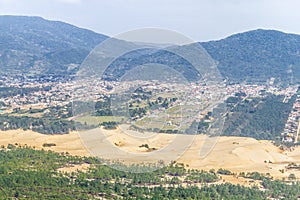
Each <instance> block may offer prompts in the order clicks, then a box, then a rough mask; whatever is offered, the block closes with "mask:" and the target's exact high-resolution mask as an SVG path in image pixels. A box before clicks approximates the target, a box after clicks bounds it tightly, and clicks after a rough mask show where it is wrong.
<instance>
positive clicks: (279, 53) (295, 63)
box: [0, 16, 300, 82]
mask: <svg viewBox="0 0 300 200" xmlns="http://www.w3.org/2000/svg"><path fill="white" fill-rule="evenodd" d="M106 38H107V36H105V35H102V34H98V33H95V32H93V31H90V30H86V29H81V28H78V27H76V26H73V25H70V24H67V23H64V22H59V21H49V20H45V19H43V18H41V17H26V16H0V72H2V73H3V72H7V73H38V74H49V73H54V74H55V73H56V74H61V73H63V74H74V73H76V71H77V70H78V68H79V66H80V64H81V63H82V61H83V60H84V58H85V57H86V56H87V55H88V54H89V52H90V51H91V50H92V49H93V48H94V47H95V46H96V45H98V44H99V43H101V42H102V41H103V40H105V39H106ZM200 44H201V45H202V46H203V47H204V49H205V50H206V51H207V52H208V53H209V55H210V56H211V57H212V58H213V59H214V60H215V61H217V63H218V68H219V70H220V72H221V73H222V75H223V76H224V77H225V78H227V79H229V80H233V81H245V80H247V81H254V82H257V81H262V82H265V81H266V80H268V79H269V78H271V77H274V78H276V80H277V81H279V82H280V81H284V82H290V81H291V80H293V81H298V80H299V78H300V35H295V34H287V33H283V32H280V31H276V30H262V29H258V30H253V31H248V32H244V33H238V34H235V35H232V36H229V37H227V38H225V39H221V40H217V41H209V42H201V43H200ZM179 48H180V47H179ZM151 56H152V54H151V55H150V56H149V55H148V57H149V58H151ZM153 56H155V58H153V59H154V60H158V61H160V60H165V62H164V63H163V64H165V65H168V62H169V61H168V59H165V57H166V53H162V54H161V55H160V54H159V53H157V52H156V53H155V55H153ZM153 56H152V57H153ZM151 59H152V58H151ZM151 59H150V61H151ZM172 59H173V58H172ZM129 60H132V61H128V62H129V63H126V65H127V66H134V65H136V63H140V62H142V61H141V60H139V61H137V60H136V59H129ZM144 60H147V58H145V59H144ZM148 60H149V59H148ZM150 61H147V62H150ZM126 62H127V61H126ZM130 62H133V63H130ZM170 62H171V63H169V64H170V65H172V66H177V65H178V66H180V68H181V69H184V66H183V63H184V62H182V60H180V59H177V60H176V59H175V60H171V61H170ZM176 62H178V64H177V65H176ZM115 64H116V66H117V68H118V70H119V71H120V70H121V72H118V73H119V74H118V75H120V74H122V70H124V69H123V68H124V67H122V66H121V65H123V64H124V63H123V62H119V63H115ZM186 68H187V72H186V73H185V74H190V75H191V70H190V66H188V65H187V66H186ZM127 70H130V69H127ZM191 79H193V77H191Z"/></svg>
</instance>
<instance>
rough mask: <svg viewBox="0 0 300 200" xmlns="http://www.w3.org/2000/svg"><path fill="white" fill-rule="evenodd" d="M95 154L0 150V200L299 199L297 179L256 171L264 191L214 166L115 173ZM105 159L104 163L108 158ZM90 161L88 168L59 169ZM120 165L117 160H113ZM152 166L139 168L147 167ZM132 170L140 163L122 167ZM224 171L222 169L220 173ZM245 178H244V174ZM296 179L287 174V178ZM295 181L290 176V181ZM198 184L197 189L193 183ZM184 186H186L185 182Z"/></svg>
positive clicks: (177, 167)
mask: <svg viewBox="0 0 300 200" xmlns="http://www.w3.org/2000/svg"><path fill="white" fill-rule="evenodd" d="M102 162H103V161H101V160H99V159H96V158H89V157H77V156H70V155H68V154H67V153H65V154H59V153H54V152H52V151H44V150H33V149H31V148H30V147H17V146H15V145H12V144H10V145H8V147H7V148H4V147H2V149H0V198H1V199H10V198H17V199H25V198H27V199H99V198H106V199H258V200H259V199H267V198H270V197H272V198H275V199H297V197H298V196H299V194H300V184H299V183H298V182H295V181H294V182H292V183H291V182H290V183H289V184H288V183H285V182H283V181H278V180H276V181H274V180H272V179H270V178H267V177H264V176H262V175H259V178H257V174H256V173H252V175H253V174H256V175H254V177H253V178H255V179H259V180H261V181H262V187H263V189H264V190H260V189H258V188H257V187H252V188H247V187H243V186H240V185H232V184H229V183H223V184H216V185H214V184H212V185H211V184H210V185H208V183H215V182H217V181H220V180H221V177H220V176H218V175H217V174H216V173H215V171H214V170H210V171H209V172H206V171H199V170H186V169H185V168H184V166H183V165H182V164H176V163H172V164H170V165H168V166H165V167H162V168H158V169H156V170H154V171H150V172H147V173H132V172H125V171H118V170H116V169H113V168H110V167H108V166H105V165H103V164H102ZM106 162H107V161H106ZM81 164H88V165H89V166H90V169H89V170H88V171H70V172H64V171H61V170H59V169H61V168H68V167H72V166H79V165H81ZM111 164H112V165H114V166H119V167H120V166H121V167H122V165H121V164H118V163H115V164H114V163H111ZM149 167H150V168H151V166H144V167H142V166H140V167H139V168H147V169H149ZM125 168H126V169H127V170H126V171H130V170H133V169H137V168H138V166H136V165H134V166H130V167H129V168H128V167H126V166H123V169H125ZM221 171H222V172H224V171H226V170H224V169H221V170H218V173H219V172H221ZM252 175H251V176H252ZM247 177H248V176H247ZM292 178H294V177H293V176H292V175H290V179H292ZM293 180H294V179H293ZM198 184H200V185H201V187H198V186H197V185H198ZM184 185H185V186H184Z"/></svg>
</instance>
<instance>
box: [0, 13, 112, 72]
mask: <svg viewBox="0 0 300 200" xmlns="http://www.w3.org/2000/svg"><path fill="white" fill-rule="evenodd" d="M106 38H107V36H105V35H101V34H98V33H95V32H92V31H90V30H86V29H82V28H78V27H76V26H73V25H70V24H67V23H63V22H59V21H49V20H45V19H43V18H41V17H27V16H0V72H9V73H26V72H29V73H67V72H72V71H74V70H76V68H77V67H78V65H79V64H80V63H81V62H82V61H83V59H84V58H85V57H86V56H87V55H88V53H89V52H90V50H91V49H93V48H94V47H95V46H96V45H97V44H99V43H100V42H102V41H103V40H104V39H106Z"/></svg>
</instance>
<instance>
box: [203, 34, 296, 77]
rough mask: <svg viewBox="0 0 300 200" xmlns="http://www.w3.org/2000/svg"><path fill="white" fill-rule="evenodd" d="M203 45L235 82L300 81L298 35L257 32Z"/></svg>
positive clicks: (226, 75)
mask: <svg viewBox="0 0 300 200" xmlns="http://www.w3.org/2000/svg"><path fill="white" fill-rule="evenodd" d="M201 45H202V46H203V47H204V48H205V49H206V50H207V52H208V53H209V54H210V55H211V56H212V58H213V59H215V60H216V61H218V62H219V65H218V67H219V69H220V71H221V73H222V74H223V75H224V76H225V77H228V78H230V79H232V80H237V81H244V80H249V81H266V79H268V78H270V77H275V78H278V79H279V80H281V81H288V80H290V78H291V76H293V77H294V78H296V79H298V80H299V78H300V36H299V35H294V34H286V33H283V32H279V31H275V30H262V29H258V30H254V31H249V32H245V33H239V34H236V35H232V36H230V37H228V38H225V39H222V40H219V41H211V42H205V43H201Z"/></svg>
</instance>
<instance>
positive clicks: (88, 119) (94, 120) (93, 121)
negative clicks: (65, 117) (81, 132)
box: [75, 115, 125, 125]
mask: <svg viewBox="0 0 300 200" xmlns="http://www.w3.org/2000/svg"><path fill="white" fill-rule="evenodd" d="M124 119H125V117H115V116H90V115H88V116H82V117H79V118H77V119H76V120H75V121H77V122H80V123H82V124H84V123H87V124H88V125H98V124H100V123H103V122H120V121H122V120H124Z"/></svg>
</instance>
